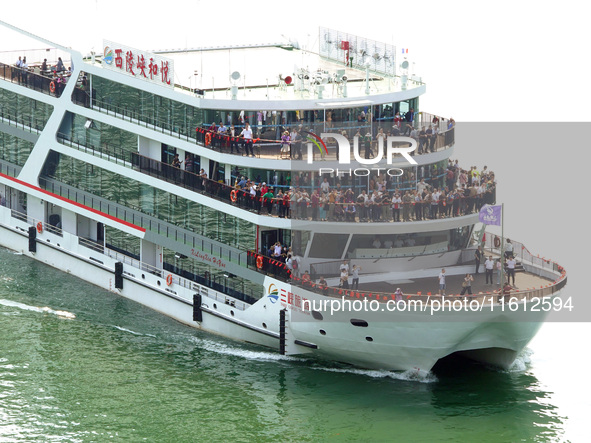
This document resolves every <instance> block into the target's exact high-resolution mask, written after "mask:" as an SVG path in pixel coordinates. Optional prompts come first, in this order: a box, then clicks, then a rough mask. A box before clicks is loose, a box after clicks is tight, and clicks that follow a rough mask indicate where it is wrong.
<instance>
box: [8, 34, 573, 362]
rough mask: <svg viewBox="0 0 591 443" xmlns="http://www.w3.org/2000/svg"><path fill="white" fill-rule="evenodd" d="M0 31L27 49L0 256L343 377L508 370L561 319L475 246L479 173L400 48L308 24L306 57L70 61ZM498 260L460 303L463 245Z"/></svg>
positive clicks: (547, 273) (532, 281)
mask: <svg viewBox="0 0 591 443" xmlns="http://www.w3.org/2000/svg"><path fill="white" fill-rule="evenodd" d="M1 24H2V32H4V33H6V34H7V35H9V34H11V33H12V34H14V35H15V38H17V37H26V38H28V39H29V40H31V41H35V42H36V44H35V45H33V46H32V47H33V48H35V49H30V50H24V49H20V48H19V50H18V51H13V52H11V51H5V52H3V53H2V55H1V59H0V62H1V63H0V118H1V120H0V137H1V138H0V140H1V143H0V203H1V205H0V244H1V245H2V246H4V247H6V248H10V249H12V250H15V251H19V252H22V253H23V254H25V255H27V256H29V257H30V258H32V259H34V260H38V261H40V262H43V263H46V264H47V265H49V266H52V267H55V268H58V269H60V270H62V271H64V272H67V273H69V274H72V275H74V276H77V277H78V278H80V279H82V280H84V281H86V282H89V283H92V284H94V285H97V286H100V287H102V288H105V289H107V290H109V291H112V292H114V293H117V294H119V295H120V296H122V297H126V298H128V299H131V300H134V301H136V302H138V303H140V304H142V305H145V306H147V307H149V308H151V309H153V310H156V311H158V312H161V313H162V314H164V315H167V316H170V317H172V318H174V319H176V320H178V321H179V322H182V323H184V324H187V325H189V326H192V327H194V328H198V329H202V330H204V331H208V332H211V333H214V334H218V335H221V336H226V337H230V338H232V339H235V340H240V341H244V342H249V343H255V344H258V345H261V346H264V347H268V348H271V349H274V350H276V351H277V352H280V353H282V354H284V355H303V356H305V358H320V359H328V360H331V361H337V362H343V363H347V364H351V365H355V366H358V367H363V368H377V369H385V370H401V371H405V370H418V371H429V370H431V369H432V368H433V366H434V365H435V364H436V363H437V362H438V361H439V360H440V359H443V358H445V357H447V356H450V355H456V354H458V355H462V356H464V357H468V358H472V359H475V360H478V361H481V362H484V363H486V364H490V365H493V366H499V367H503V368H507V367H509V366H510V365H511V363H512V362H513V360H514V359H515V358H516V356H517V355H518V353H519V352H520V351H521V350H522V349H523V348H524V347H525V346H526V345H527V343H528V342H529V341H530V340H531V338H532V337H533V336H534V335H535V333H536V331H537V330H538V329H539V327H540V326H541V324H542V323H543V321H544V318H545V317H546V315H547V313H548V312H547V311H548V309H540V306H544V307H545V306H557V305H558V304H561V303H562V298H561V297H560V295H561V293H562V288H563V287H564V285H565V284H566V272H565V270H564V269H563V268H562V267H561V266H560V265H558V264H556V263H554V262H553V261H551V260H549V259H546V258H540V257H539V256H538V255H534V254H533V253H530V251H529V250H528V249H527V248H526V247H525V246H524V245H522V244H521V243H519V242H518V241H514V240H513V241H510V240H508V239H505V238H502V236H499V235H497V234H494V233H491V232H486V230H485V228H486V225H485V224H484V223H482V218H481V212H482V211H481V209H482V208H484V209H486V208H496V207H497V206H498V203H497V201H496V182H495V179H494V174H492V173H490V172H489V171H486V170H481V169H480V167H479V168H470V170H469V171H468V170H467V168H465V170H464V169H463V168H462V167H460V165H459V164H458V162H456V161H451V158H452V156H453V153H454V142H455V130H456V127H455V122H454V121H453V119H451V118H448V117H441V116H438V115H437V114H436V113H430V112H429V111H430V110H429V111H428V110H423V109H422V107H421V106H420V102H419V99H420V97H421V96H422V95H423V94H424V93H425V92H426V85H425V83H424V82H423V79H422V78H421V77H419V76H417V75H416V74H415V73H414V72H412V70H411V66H410V61H409V59H408V54H407V51H405V50H404V49H402V48H397V47H396V46H393V45H390V44H385V43H381V42H377V41H374V40H371V39H367V38H363V37H359V36H355V35H352V34H348V33H344V32H340V31H336V30H332V29H326V28H320V29H319V34H318V47H317V48H314V49H312V48H302V47H301V46H300V45H299V44H298V43H297V42H296V41H282V42H276V43H266V44H259V45H239V46H227V47H200V48H184V49H163V50H147V49H137V48H132V47H129V46H125V45H124V44H121V43H116V42H112V41H108V40H104V41H103V48H102V49H101V51H99V52H97V53H90V54H82V53H80V52H77V51H75V50H72V49H70V48H67V47H64V46H62V45H59V44H57V43H54V42H52V41H50V40H48V39H46V38H43V37H39V36H36V35H33V34H31V33H29V32H27V31H24V30H21V29H18V28H16V27H14V26H12V25H10V24H7V23H1ZM39 47H41V48H43V49H38V48H39ZM481 166H482V165H481ZM499 187H500V189H502V183H501V184H499ZM491 211H492V209H491ZM478 248H480V250H479V249H478ZM507 250H509V252H510V253H509V254H507V256H508V257H509V256H514V257H515V259H516V265H515V262H514V261H513V259H511V260H512V261H513V263H514V265H513V266H515V268H513V266H510V267H511V268H512V269H511V271H509V270H508V272H516V271H517V272H518V277H517V281H518V283H519V284H518V285H515V280H513V282H512V284H511V285H505V284H503V285H500V283H501V281H500V278H502V279H503V280H505V278H504V273H505V268H504V266H505V263H504V260H500V262H503V263H504V264H503V265H501V266H500V271H499V272H500V275H497V271H496V268H495V273H494V276H493V277H494V279H495V282H494V284H493V283H492V277H491V283H490V284H488V282H487V285H486V286H485V284H484V282H483V279H484V277H482V276H480V275H478V276H476V279H475V280H474V283H473V284H472V288H471V289H473V291H468V292H467V294H466V293H465V292H466V291H462V292H464V293H463V294H462V295H460V291H461V290H462V289H464V290H465V289H468V288H465V287H464V288H463V287H462V285H463V283H462V282H463V281H464V280H465V277H464V276H465V275H466V274H468V273H472V272H474V270H475V262H474V260H475V255H476V254H477V251H482V252H483V254H484V256H486V257H489V256H490V257H493V260H499V259H501V258H502V257H504V256H505V252H506V251H507ZM484 256H483V258H482V264H481V267H480V270H481V271H482V272H483V273H484V260H485V257H484ZM443 268H445V277H444V278H446V279H447V281H446V286H445V287H443V288H442V289H440V286H439V281H438V278H440V277H441V276H440V274H441V273H443V271H442V269H443ZM438 276H439V277H438ZM487 280H488V278H487ZM466 285H467V284H464V286H466ZM501 286H502V287H501ZM517 286H518V287H517ZM81 287H82V286H81ZM80 292H81V293H80V297H84V296H85V295H84V291H83V290H81V291H80ZM470 307H476V308H477V309H471V308H470Z"/></svg>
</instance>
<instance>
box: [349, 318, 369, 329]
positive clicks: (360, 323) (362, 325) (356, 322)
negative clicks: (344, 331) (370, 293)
mask: <svg viewBox="0 0 591 443" xmlns="http://www.w3.org/2000/svg"><path fill="white" fill-rule="evenodd" d="M351 324H352V325H353V326H359V327H360V328H367V327H368V326H369V325H368V324H367V322H366V321H365V320H361V319H359V318H352V319H351Z"/></svg>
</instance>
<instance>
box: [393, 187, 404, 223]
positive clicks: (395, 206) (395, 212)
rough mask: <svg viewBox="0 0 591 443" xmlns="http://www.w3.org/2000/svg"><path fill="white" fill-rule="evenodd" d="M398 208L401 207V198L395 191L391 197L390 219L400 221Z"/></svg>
mask: <svg viewBox="0 0 591 443" xmlns="http://www.w3.org/2000/svg"><path fill="white" fill-rule="evenodd" d="M400 208H402V198H400V194H398V193H396V194H394V197H392V220H393V221H395V222H399V221H400Z"/></svg>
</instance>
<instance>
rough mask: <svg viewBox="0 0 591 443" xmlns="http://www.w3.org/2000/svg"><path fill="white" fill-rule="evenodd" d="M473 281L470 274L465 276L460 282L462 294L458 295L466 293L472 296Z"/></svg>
mask: <svg viewBox="0 0 591 443" xmlns="http://www.w3.org/2000/svg"><path fill="white" fill-rule="evenodd" d="M473 281H474V277H472V276H471V275H470V274H466V276H465V277H464V281H463V282H462V292H460V295H464V294H465V293H466V291H468V295H472V282H473Z"/></svg>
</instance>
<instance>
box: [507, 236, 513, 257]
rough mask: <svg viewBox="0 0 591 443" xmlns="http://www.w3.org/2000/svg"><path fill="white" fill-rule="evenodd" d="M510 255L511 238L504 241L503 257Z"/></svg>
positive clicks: (511, 250) (511, 253) (511, 247)
mask: <svg viewBox="0 0 591 443" xmlns="http://www.w3.org/2000/svg"><path fill="white" fill-rule="evenodd" d="M512 255H513V243H511V240H509V239H507V241H506V242H505V258H509V257H510V256H512Z"/></svg>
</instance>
